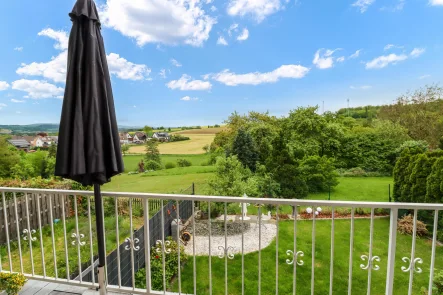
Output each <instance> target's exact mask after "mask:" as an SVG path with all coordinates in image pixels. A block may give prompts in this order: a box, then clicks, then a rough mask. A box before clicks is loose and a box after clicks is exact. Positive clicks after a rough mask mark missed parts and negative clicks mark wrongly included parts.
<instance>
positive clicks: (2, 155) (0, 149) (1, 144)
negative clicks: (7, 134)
mask: <svg viewBox="0 0 443 295" xmlns="http://www.w3.org/2000/svg"><path fill="white" fill-rule="evenodd" d="M19 162H20V155H19V152H18V151H17V150H16V148H15V147H13V146H12V145H10V144H9V143H8V142H7V141H6V139H4V138H3V137H0V178H7V177H10V176H11V173H12V168H13V167H14V166H15V165H16V164H18V163H19Z"/></svg>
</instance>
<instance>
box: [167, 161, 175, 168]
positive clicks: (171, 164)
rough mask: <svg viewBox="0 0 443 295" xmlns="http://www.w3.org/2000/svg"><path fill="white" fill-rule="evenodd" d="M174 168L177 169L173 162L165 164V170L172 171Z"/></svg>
mask: <svg viewBox="0 0 443 295" xmlns="http://www.w3.org/2000/svg"><path fill="white" fill-rule="evenodd" d="M175 167H177V165H176V164H175V163H173V162H168V163H166V164H165V168H166V169H172V168H175Z"/></svg>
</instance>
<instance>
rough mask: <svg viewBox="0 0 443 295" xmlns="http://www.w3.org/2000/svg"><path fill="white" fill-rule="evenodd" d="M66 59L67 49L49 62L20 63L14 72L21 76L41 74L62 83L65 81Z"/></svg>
mask: <svg viewBox="0 0 443 295" xmlns="http://www.w3.org/2000/svg"><path fill="white" fill-rule="evenodd" d="M67 60H68V51H63V52H62V53H60V54H59V55H57V56H56V57H53V58H52V59H51V60H50V61H49V62H33V63H31V64H22V65H21V67H20V68H18V69H17V71H16V73H17V74H19V75H21V76H42V77H44V78H46V79H50V80H53V81H54V82H58V83H62V82H63V83H64V82H65V81H66V67H67Z"/></svg>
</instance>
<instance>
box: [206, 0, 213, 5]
mask: <svg viewBox="0 0 443 295" xmlns="http://www.w3.org/2000/svg"><path fill="white" fill-rule="evenodd" d="M212 2H214V0H206V4H211V3H212Z"/></svg>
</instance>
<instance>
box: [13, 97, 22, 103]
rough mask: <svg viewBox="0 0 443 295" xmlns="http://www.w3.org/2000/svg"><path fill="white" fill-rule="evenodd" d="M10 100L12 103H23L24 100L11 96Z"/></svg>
mask: <svg viewBox="0 0 443 295" xmlns="http://www.w3.org/2000/svg"><path fill="white" fill-rule="evenodd" d="M11 102H13V103H24V102H25V101H24V100H18V99H15V98H12V99H11Z"/></svg>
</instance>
